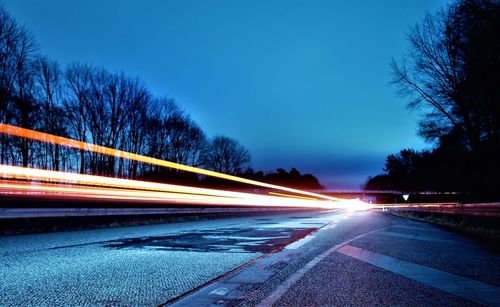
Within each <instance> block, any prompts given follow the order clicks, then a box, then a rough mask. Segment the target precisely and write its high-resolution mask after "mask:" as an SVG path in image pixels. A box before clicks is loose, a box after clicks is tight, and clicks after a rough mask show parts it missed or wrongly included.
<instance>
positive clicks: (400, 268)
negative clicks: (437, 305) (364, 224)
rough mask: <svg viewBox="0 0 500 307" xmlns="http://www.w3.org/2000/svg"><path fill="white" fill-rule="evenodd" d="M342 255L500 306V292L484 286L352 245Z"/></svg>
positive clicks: (493, 287)
mask: <svg viewBox="0 0 500 307" xmlns="http://www.w3.org/2000/svg"><path fill="white" fill-rule="evenodd" d="M338 252H339V253H342V254H344V255H346V256H350V257H353V258H355V259H358V260H361V261H363V262H366V263H369V264H371V265H374V266H376V267H379V268H382V269H385V270H387V271H390V272H393V273H396V274H399V275H402V276H404V277H406V278H409V279H412V280H415V281H418V282H421V283H423V284H426V285H428V286H431V287H434V288H437V289H439V290H442V291H445V292H448V293H451V294H454V295H457V296H461V297H463V298H466V299H468V300H471V301H474V302H477V303H480V304H486V305H489V306H498V305H499V303H500V288H498V287H496V286H493V285H490V284H487V283H484V282H480V281H477V280H473V279H469V278H465V277H462V276H459V275H455V274H451V273H448V272H443V271H440V270H436V269H433V268H429V267H426V266H423V265H419V264H416V263H412V262H408V261H403V260H399V259H397V258H393V257H389V256H386V255H382V254H378V253H374V252H371V251H368V250H365V249H362V248H358V247H354V246H351V245H344V246H342V247H341V248H339V249H338Z"/></svg>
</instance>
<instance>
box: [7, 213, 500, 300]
mask: <svg viewBox="0 0 500 307" xmlns="http://www.w3.org/2000/svg"><path fill="white" fill-rule="evenodd" d="M292 242H293V243H292ZM0 246H1V254H0V258H1V262H0V265H1V266H0V281H1V283H0V305H1V306H19V305H23V306H35V305H36V306H40V305H89V306H90V305H92V306H104V305H127V306H131V305H134V306H141V305H145V306H152V305H160V304H167V303H168V304H173V305H177V306H209V305H214V304H217V305H229V306H238V305H239V306H255V305H260V306H270V305H275V306H332V305H357V306H359V305H410V306H417V305H419V306H421V305H440V306H442V305H455V306H468V305H471V306H473V305H481V304H485V305H500V299H499V298H500V257H499V255H498V254H496V253H495V252H493V251H491V250H489V249H488V248H486V247H484V246H482V245H481V244H480V243H478V242H476V241H474V240H472V239H469V238H466V237H463V236H460V235H458V234H455V233H453V232H450V231H447V230H445V229H442V228H439V227H436V226H433V225H429V224H425V223H420V222H416V221H412V220H408V219H404V218H399V217H395V216H392V215H389V214H382V213H379V212H377V211H374V210H373V211H364V212H351V213H346V212H317V211H316V212H301V213H288V214H276V215H266V216H253V217H239V218H226V219H217V220H205V221H194V222H183V223H172V224H160V225H148V226H135V227H120V228H112V229H99V230H86V231H74V232H60V233H50V234H37V235H22V236H10V237H2V238H0Z"/></svg>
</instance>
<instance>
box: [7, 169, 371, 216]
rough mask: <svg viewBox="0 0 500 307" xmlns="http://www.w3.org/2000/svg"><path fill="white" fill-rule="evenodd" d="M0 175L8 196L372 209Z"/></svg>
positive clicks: (37, 173)
mask: <svg viewBox="0 0 500 307" xmlns="http://www.w3.org/2000/svg"><path fill="white" fill-rule="evenodd" d="M0 177H1V178H7V179H9V180H4V181H1V182H0V194H7V195H21V196H22V195H38V196H54V195H55V196H65V197H67V199H71V198H73V199H81V198H91V199H92V198H93V199H99V198H100V199H103V198H106V199H117V200H137V201H147V202H160V203H182V204H192V205H217V206H226V205H230V206H236V205H237V206H258V207H304V208H324V209H348V210H364V209H368V208H369V206H368V205H367V204H364V203H358V202H356V203H353V202H352V201H348V200H346V201H326V200H312V199H302V198H291V197H289V195H286V196H285V197H282V196H269V195H259V194H252V193H243V192H234V191H225V190H218V189H205V188H196V187H189V186H181V185H173V184H163V183H156V182H148V181H138V180H127V179H120V178H110V177H103V176H93V175H83V174H75V173H66V172H56V171H48V170H40V169H34V168H25V167H17V166H9V165H0ZM13 179H16V180H19V179H21V180H30V181H32V182H16V181H13ZM47 181H48V183H47ZM54 183H59V184H54ZM61 183H64V184H61ZM70 184H71V185H70Z"/></svg>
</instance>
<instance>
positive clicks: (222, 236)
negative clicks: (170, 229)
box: [102, 228, 316, 253]
mask: <svg viewBox="0 0 500 307" xmlns="http://www.w3.org/2000/svg"><path fill="white" fill-rule="evenodd" d="M314 230H316V228H274V229H250V230H246V229H241V228H226V229H217V230H209V231H196V232H185V233H179V234H173V235H165V236H148V237H139V238H128V239H120V240H114V241H108V242H106V243H105V244H103V245H102V246H104V247H107V248H114V249H152V250H159V251H161V250H164V251H194V252H229V253H245V252H246V253H255V252H260V253H270V252H272V251H275V250H278V249H281V248H283V247H284V246H286V245H287V244H289V243H291V242H293V241H296V240H298V239H300V238H302V237H304V236H306V235H307V234H309V233H310V232H312V231H314Z"/></svg>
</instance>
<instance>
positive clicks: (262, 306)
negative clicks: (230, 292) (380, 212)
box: [257, 227, 390, 307]
mask: <svg viewBox="0 0 500 307" xmlns="http://www.w3.org/2000/svg"><path fill="white" fill-rule="evenodd" d="M388 228H390V227H384V228H380V229H376V230H373V231H370V232H367V233H364V234H361V235H359V236H356V237H354V238H352V239H349V240H347V241H344V242H342V243H340V244H337V245H335V246H334V247H331V248H330V249H328V250H327V251H325V252H323V253H321V254H319V255H318V256H316V257H315V258H314V259H312V260H311V261H309V262H308V263H307V264H306V265H304V266H303V267H302V268H301V269H300V270H297V271H296V272H295V273H294V274H292V275H291V276H290V277H289V278H288V279H287V280H285V282H283V283H282V284H281V285H280V286H279V287H278V288H277V289H276V290H274V292H273V293H271V295H269V296H268V297H267V298H265V299H264V300H262V301H261V302H260V303H259V304H258V305H257V307H268V306H272V305H273V304H274V303H276V302H277V301H278V300H279V299H280V298H281V297H283V295H284V294H285V292H286V291H288V289H290V287H292V286H293V284H295V283H296V282H297V281H298V280H299V279H301V278H302V277H303V276H304V275H305V274H306V273H307V272H308V271H309V270H310V269H312V268H313V267H315V266H316V265H317V264H318V263H319V262H320V261H321V260H323V259H324V258H325V257H327V256H328V255H330V254H331V253H333V252H335V251H337V250H338V249H339V248H341V247H342V246H344V245H347V244H349V243H351V242H352V241H354V240H357V239H359V238H361V237H364V236H366V235H369V234H372V233H375V232H378V231H382V230H385V229H388Z"/></svg>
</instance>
